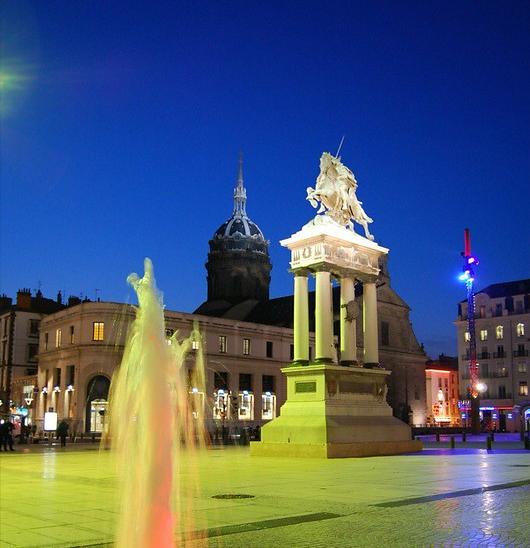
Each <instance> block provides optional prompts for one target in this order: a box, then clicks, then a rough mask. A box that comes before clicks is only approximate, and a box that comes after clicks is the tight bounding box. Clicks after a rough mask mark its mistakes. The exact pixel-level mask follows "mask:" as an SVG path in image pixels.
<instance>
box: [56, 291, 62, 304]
mask: <svg viewBox="0 0 530 548" xmlns="http://www.w3.org/2000/svg"><path fill="white" fill-rule="evenodd" d="M57 303H58V304H63V294H62V293H61V290H59V292H58V293H57Z"/></svg>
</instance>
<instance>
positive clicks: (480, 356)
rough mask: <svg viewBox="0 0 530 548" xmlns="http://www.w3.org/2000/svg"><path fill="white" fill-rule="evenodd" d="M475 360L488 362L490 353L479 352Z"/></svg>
mask: <svg viewBox="0 0 530 548" xmlns="http://www.w3.org/2000/svg"><path fill="white" fill-rule="evenodd" d="M477 359H479V360H489V359H490V353H489V352H479V353H478V354H477Z"/></svg>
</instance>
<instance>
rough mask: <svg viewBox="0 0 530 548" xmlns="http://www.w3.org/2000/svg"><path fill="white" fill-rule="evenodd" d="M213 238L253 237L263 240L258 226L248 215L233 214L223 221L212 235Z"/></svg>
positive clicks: (263, 237)
mask: <svg viewBox="0 0 530 548" xmlns="http://www.w3.org/2000/svg"><path fill="white" fill-rule="evenodd" d="M213 237H214V238H255V239H260V240H265V236H263V232H261V230H260V228H259V226H258V225H257V224H256V223H254V222H253V221H251V220H250V219H249V218H248V217H246V216H245V217H243V216H235V215H233V216H232V217H230V219H228V221H226V223H223V224H222V225H221V226H220V227H219V228H218V229H217V230H216V231H215V234H214V236H213Z"/></svg>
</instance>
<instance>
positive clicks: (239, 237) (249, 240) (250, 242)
mask: <svg viewBox="0 0 530 548" xmlns="http://www.w3.org/2000/svg"><path fill="white" fill-rule="evenodd" d="M246 205H247V191H246V189H245V186H244V184H243V166H242V160H241V159H240V161H239V174H238V177H237V185H236V187H235V189H234V210H233V212H232V216H231V217H230V219H228V220H227V221H226V222H224V223H223V224H222V225H221V226H220V227H219V228H218V229H217V230H216V231H215V233H214V235H213V238H212V239H211V241H210V246H211V247H212V249H217V250H218V249H221V248H222V249H227V250H228V249H229V250H238V249H239V250H242V251H243V250H244V251H254V252H257V253H263V254H268V243H269V242H268V241H267V240H266V239H265V236H264V235H263V232H262V231H261V229H260V227H259V226H258V225H257V224H256V223H255V222H253V221H252V220H251V219H250V218H249V216H248V215H247V207H246Z"/></svg>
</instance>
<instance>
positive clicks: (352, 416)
mask: <svg viewBox="0 0 530 548" xmlns="http://www.w3.org/2000/svg"><path fill="white" fill-rule="evenodd" d="M282 372H283V373H284V374H285V375H286V377H287V401H286V402H285V404H284V405H283V406H282V408H281V413H280V416H279V417H277V418H276V419H274V420H272V421H271V422H269V423H268V424H266V425H265V426H264V427H263V428H262V430H261V440H262V441H260V442H252V443H251V444H250V452H251V455H253V456H271V457H272V456H274V457H280V456H281V457H320V458H340V457H370V456H377V455H396V454H400V453H410V452H415V451H420V450H421V449H422V444H421V442H419V441H414V440H412V439H411V431H410V427H409V426H408V425H407V424H405V423H404V422H402V421H400V420H399V419H397V418H395V417H393V416H392V409H391V407H390V406H389V405H388V404H387V403H386V376H387V375H389V374H390V372H389V371H385V370H383V369H362V368H350V367H343V366H335V365H308V366H291V367H287V368H284V369H282Z"/></svg>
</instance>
